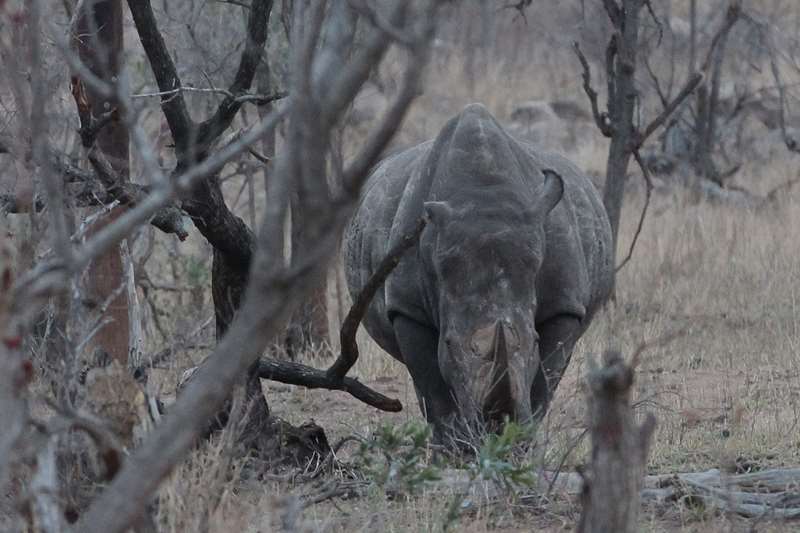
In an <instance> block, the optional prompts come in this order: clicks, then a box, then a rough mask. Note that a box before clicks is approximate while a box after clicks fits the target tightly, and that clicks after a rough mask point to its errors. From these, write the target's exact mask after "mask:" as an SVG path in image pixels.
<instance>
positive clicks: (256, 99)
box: [131, 86, 288, 105]
mask: <svg viewBox="0 0 800 533" xmlns="http://www.w3.org/2000/svg"><path fill="white" fill-rule="evenodd" d="M178 93H210V94H219V95H222V96H225V97H227V98H230V99H231V100H233V101H234V102H235V103H246V102H253V103H255V104H257V105H264V104H269V103H271V102H274V101H276V100H280V99H281V98H286V96H288V93H287V92H286V91H276V92H274V93H271V94H249V93H244V94H239V95H235V94H233V93H232V92H230V91H229V90H228V89H220V88H217V87H187V86H184V87H178V88H176V89H172V90H169V91H156V92H150V93H138V94H132V95H131V99H133V100H136V99H141V98H155V97H161V98H163V97H164V96H172V95H176V94H178Z"/></svg>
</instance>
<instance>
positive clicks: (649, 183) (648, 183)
mask: <svg viewBox="0 0 800 533" xmlns="http://www.w3.org/2000/svg"><path fill="white" fill-rule="evenodd" d="M633 157H634V159H636V162H637V163H639V168H641V169H642V176H643V177H644V182H645V185H646V189H645V197H644V206H643V207H642V214H641V215H640V216H639V223H638V224H637V225H636V232H635V233H634V234H633V240H632V241H631V246H630V248H629V249H628V255H626V256H625V259H623V260H622V262H621V263H620V264H619V266H617V268H615V269H614V273H615V274H616V273H617V272H619V271H620V270H622V267H624V266H625V265H626V264H627V263H628V261H630V260H631V257H632V256H633V249H634V247H635V246H636V241H637V240H638V239H639V234H640V233H641V232H642V226H644V217H645V216H646V215H647V208H648V207H649V206H650V196H651V194H652V192H653V180H652V179H651V178H650V171H649V170H648V169H647V165H646V164H645V163H644V161H642V156H641V154H639V150H634V151H633Z"/></svg>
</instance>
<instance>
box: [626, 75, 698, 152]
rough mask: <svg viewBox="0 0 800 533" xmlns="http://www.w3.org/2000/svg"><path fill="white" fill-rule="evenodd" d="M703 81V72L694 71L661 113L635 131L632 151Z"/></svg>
mask: <svg viewBox="0 0 800 533" xmlns="http://www.w3.org/2000/svg"><path fill="white" fill-rule="evenodd" d="M702 81H703V74H702V73H701V72H696V73H695V74H694V75H693V76H692V77H691V78H689V81H687V82H686V85H684V86H683V89H681V90H680V92H679V93H678V95H677V96H676V97H675V98H673V99H672V101H671V102H670V103H669V104H667V106H665V107H664V109H663V110H662V111H661V113H660V114H659V115H658V116H657V117H656V118H654V119H653V120H652V121H651V122H650V124H648V125H647V127H646V128H645V129H644V131H642V132H640V133H637V134H636V135H635V136H634V139H633V147H632V151H636V150H638V149H639V148H641V147H642V144H644V142H645V141H646V140H647V139H648V137H650V135H652V134H653V132H655V131H656V130H657V129H658V128H660V127H661V125H662V124H664V122H666V120H667V119H668V118H669V117H670V115H672V113H674V112H675V110H676V109H677V108H678V107H679V106H680V105H681V104H682V103H683V101H684V100H686V98H688V97H689V95H690V94H692V93H693V92H694V90H695V89H696V88H697V86H698V85H700V82H702Z"/></svg>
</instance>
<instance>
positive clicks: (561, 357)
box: [531, 315, 583, 420]
mask: <svg viewBox="0 0 800 533" xmlns="http://www.w3.org/2000/svg"><path fill="white" fill-rule="evenodd" d="M536 330H537V332H538V333H539V353H540V354H541V355H542V364H541V366H540V367H539V372H537V374H536V377H535V378H534V379H533V386H532V387H531V409H532V410H533V413H534V417H535V418H536V420H541V419H542V418H543V417H544V415H545V414H546V413H547V410H548V409H549V407H550V401H551V400H552V399H553V394H555V391H556V387H558V383H559V382H560V381H561V377H562V376H563V375H564V371H565V370H566V369H567V365H568V364H569V360H570V357H572V350H573V349H574V348H575V343H576V342H577V341H578V338H579V337H580V336H581V333H582V330H583V328H582V325H581V321H580V320H579V319H578V317H576V316H574V315H557V316H555V317H553V318H550V319H548V320H547V321H545V322H543V323H541V324H538V325H537V326H536Z"/></svg>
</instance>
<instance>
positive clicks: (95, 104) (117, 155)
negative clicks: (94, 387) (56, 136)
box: [77, 0, 130, 367]
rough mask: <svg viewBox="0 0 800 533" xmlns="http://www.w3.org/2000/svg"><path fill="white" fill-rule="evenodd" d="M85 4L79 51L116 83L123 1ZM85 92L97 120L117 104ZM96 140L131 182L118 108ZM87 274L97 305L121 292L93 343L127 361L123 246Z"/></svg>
mask: <svg viewBox="0 0 800 533" xmlns="http://www.w3.org/2000/svg"><path fill="white" fill-rule="evenodd" d="M83 6H84V11H83V12H82V13H80V14H79V19H78V26H77V31H78V34H79V38H78V53H79V55H80V57H81V59H82V60H83V61H84V62H85V63H86V64H87V65H88V66H89V68H90V69H91V71H92V72H93V73H94V74H96V75H97V76H98V77H99V78H101V79H103V80H105V81H108V82H109V83H114V82H115V81H116V77H117V75H118V74H119V61H120V58H121V56H122V36H123V27H122V2H121V1H120V0H97V1H95V2H86V3H85V4H83ZM90 10H91V12H89V11H90ZM86 92H87V96H88V98H89V106H90V110H91V114H92V117H93V118H94V119H97V120H99V119H100V117H101V116H102V115H103V114H104V113H107V112H109V111H110V110H111V109H112V108H113V107H114V103H113V102H109V101H108V100H107V99H105V98H103V97H102V96H100V95H99V94H97V93H96V92H94V91H93V90H92V88H91V87H90V86H87V87H86ZM95 142H96V144H97V147H98V148H99V149H100V151H101V152H102V153H103V154H104V155H105V156H106V158H107V159H108V161H109V163H110V164H111V167H112V168H113V169H114V171H115V173H116V175H117V176H118V177H119V179H120V180H122V181H129V176H130V162H129V136H128V129H127V128H126V127H125V125H124V123H123V121H122V120H121V117H120V116H119V114H118V113H116V112H114V115H113V117H112V118H111V120H110V122H109V123H108V124H107V125H106V126H105V127H104V128H103V132H102V135H98V136H97V139H96V141H95ZM124 210H125V208H124V207H119V208H117V209H115V210H114V211H112V213H110V214H109V216H108V219H107V221H106V222H105V223H106V224H107V223H110V222H111V221H113V220H114V219H116V218H117V217H118V216H119V215H120V214H122V212H124ZM103 226H104V224H98V225H97V227H96V229H95V232H96V231H99V230H100V229H102V227H103ZM88 279H89V295H88V297H89V298H90V300H91V301H93V302H95V303H97V304H100V303H102V302H105V301H106V300H107V299H108V298H109V297H111V296H112V295H113V294H114V292H119V294H118V295H117V296H116V297H115V298H114V300H113V301H112V302H111V304H110V305H109V306H108V312H107V314H108V318H110V319H111V320H112V322H111V323H110V324H108V325H106V326H105V327H104V328H102V329H101V330H100V331H99V332H98V333H97V335H96V336H95V337H94V345H95V347H96V348H99V349H102V350H104V351H105V352H106V353H107V354H108V355H109V356H110V357H111V358H113V359H115V360H117V361H118V362H119V363H120V365H122V366H123V367H125V366H127V364H128V349H129V344H130V342H129V330H128V297H127V292H126V291H124V290H123V291H119V288H120V287H121V286H122V285H123V284H124V283H125V268H124V266H123V264H122V254H121V250H120V248H119V247H114V249H112V250H111V251H109V252H108V253H106V254H104V255H102V256H101V257H99V258H98V259H97V260H95V261H94V262H93V263H92V266H91V267H90V268H89V277H88Z"/></svg>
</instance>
